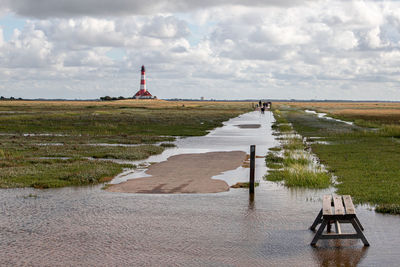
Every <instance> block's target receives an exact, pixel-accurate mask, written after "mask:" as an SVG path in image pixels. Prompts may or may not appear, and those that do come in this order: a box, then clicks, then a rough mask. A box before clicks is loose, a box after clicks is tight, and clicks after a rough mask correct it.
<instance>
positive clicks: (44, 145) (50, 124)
mask: <svg viewBox="0 0 400 267" xmlns="http://www.w3.org/2000/svg"><path fill="white" fill-rule="evenodd" d="M250 109H251V103H240V102H231V103H229V102H186V101H185V102H172V101H162V100H140V101H135V100H121V101H112V102H111V101H109V102H101V101H0V168H1V172H0V188H13V187H35V188H51V187H63V186H71V185H90V184H97V183H103V182H106V181H110V180H111V179H112V178H113V177H114V176H115V175H117V174H118V173H121V172H122V171H123V169H125V168H135V167H136V166H133V165H131V164H121V163H116V161H117V160H130V161H132V160H140V159H145V158H147V157H149V156H151V155H155V154H160V153H161V152H162V151H163V150H164V149H165V148H167V147H171V146H174V145H173V144H172V143H171V142H172V141H174V140H175V138H176V137H182V136H183V137H184V136H201V135H205V134H206V133H207V131H209V130H211V129H213V128H215V127H218V126H221V125H222V122H223V121H226V120H228V119H229V118H232V117H236V116H237V115H239V114H241V113H244V112H247V111H249V110H250ZM100 160H101V161H100Z"/></svg>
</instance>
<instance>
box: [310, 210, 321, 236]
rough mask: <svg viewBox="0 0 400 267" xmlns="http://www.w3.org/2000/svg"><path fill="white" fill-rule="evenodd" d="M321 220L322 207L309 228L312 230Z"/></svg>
mask: <svg viewBox="0 0 400 267" xmlns="http://www.w3.org/2000/svg"><path fill="white" fill-rule="evenodd" d="M321 221H322V209H321V211H320V212H319V213H318V215H317V218H315V220H314V222H313V224H312V225H311V226H310V230H312V231H314V230H315V227H317V225H318V224H319V223H320V222H321Z"/></svg>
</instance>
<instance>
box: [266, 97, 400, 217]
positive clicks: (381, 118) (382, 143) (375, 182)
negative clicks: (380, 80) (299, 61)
mask: <svg viewBox="0 0 400 267" xmlns="http://www.w3.org/2000/svg"><path fill="white" fill-rule="evenodd" d="M274 104H275V105H274V107H275V117H276V118H280V119H281V121H280V122H279V121H278V123H277V125H276V126H275V127H276V128H277V129H281V130H282V131H283V132H284V131H286V130H289V131H290V129H286V124H285V123H290V124H291V125H292V127H293V129H294V130H295V131H296V132H297V133H298V134H300V135H301V136H302V137H305V138H306V139H305V140H306V141H307V146H306V148H309V149H311V151H312V152H313V153H314V154H315V155H316V156H317V157H318V159H319V161H320V162H321V163H322V164H323V165H325V166H326V168H327V170H328V171H329V172H330V173H331V174H333V175H334V176H335V177H336V183H335V185H334V186H335V187H336V188H337V193H338V194H349V195H352V196H353V198H354V199H355V201H356V202H357V203H363V204H370V205H372V206H376V211H379V212H384V213H393V214H400V157H399V155H400V103H383V102H376V103H373V102H364V103H363V102H338V103H332V102H281V103H274ZM318 113H319V114H318ZM321 113H326V114H321ZM326 117H329V118H326ZM343 121H346V122H347V123H344V122H343ZM270 164H271V163H270ZM275 177H276V175H275V176H273V175H272V176H271V177H270V178H269V179H272V180H273V179H274V178H275ZM282 179H283V178H282Z"/></svg>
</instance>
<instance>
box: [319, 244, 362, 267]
mask: <svg viewBox="0 0 400 267" xmlns="http://www.w3.org/2000/svg"><path fill="white" fill-rule="evenodd" d="M326 243H327V244H326V245H329V247H321V248H315V249H313V252H314V253H313V257H314V259H315V260H316V262H317V263H318V264H319V265H320V266H357V265H359V264H360V263H361V260H362V259H363V258H364V257H365V255H366V252H367V251H368V249H369V248H368V247H364V246H362V247H359V244H358V243H357V242H354V241H353V243H356V244H354V245H353V246H352V247H346V244H345V243H346V241H343V240H332V242H326Z"/></svg>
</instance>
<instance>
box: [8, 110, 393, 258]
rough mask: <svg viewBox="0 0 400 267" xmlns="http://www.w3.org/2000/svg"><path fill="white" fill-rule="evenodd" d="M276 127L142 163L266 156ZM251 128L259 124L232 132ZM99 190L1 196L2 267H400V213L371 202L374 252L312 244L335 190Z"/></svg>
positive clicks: (267, 186)
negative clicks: (230, 154)
mask: <svg viewBox="0 0 400 267" xmlns="http://www.w3.org/2000/svg"><path fill="white" fill-rule="evenodd" d="M272 121H273V118H272V114H270V112H266V113H265V114H264V115H263V116H262V115H260V113H257V112H255V113H254V112H253V113H249V114H245V115H242V116H240V117H239V118H235V119H232V120H230V121H228V122H226V123H225V126H224V127H221V128H219V129H215V130H213V131H211V132H210V134H209V135H207V136H204V137H193V138H184V139H179V140H178V141H177V143H178V147H177V148H173V149H170V150H167V151H165V152H164V153H163V154H161V155H158V156H156V157H151V159H148V160H146V161H143V162H147V163H150V162H156V161H158V162H159V161H163V160H165V159H166V158H167V157H168V156H170V155H173V154H178V153H203V152H212V151H234V150H242V151H247V153H248V149H249V146H250V145H251V144H255V145H257V148H256V153H257V155H259V156H262V155H265V154H266V153H267V151H268V148H269V147H273V146H275V145H277V142H275V141H274V139H273V137H272V134H271V128H270V127H271V122H272ZM245 123H249V124H253V123H255V124H257V123H258V124H260V125H261V127H260V128H258V129H241V128H238V127H236V126H234V125H237V124H245ZM248 171H249V169H244V168H238V169H236V170H231V171H227V172H225V173H224V174H222V175H221V178H222V177H224V179H227V180H229V179H233V180H235V181H238V180H244V181H246V180H248ZM265 171H266V168H265V164H264V162H263V159H262V158H259V159H257V168H256V176H257V179H260V177H262V176H263V175H264V174H265ZM129 172H132V170H128V171H127V173H126V175H127V176H130V177H132V174H131V173H129ZM134 172H136V170H135V171H134ZM214 178H218V176H216V177H214ZM120 179H121V180H123V177H120ZM101 187H102V185H98V186H88V187H69V188H61V189H49V190H36V189H31V188H27V189H3V190H0V191H1V193H0V208H1V216H0V231H1V234H0V266H21V265H24V266H32V265H33V266H59V265H64V266H82V265H85V266H88V265H90V266H110V265H118V266H126V265H133V266H143V265H145V266H160V265H162V266H321V265H323V266H354V265H360V266H397V265H398V258H399V253H398V247H399V246H400V229H399V227H398V225H399V221H400V216H391V215H382V214H378V213H375V212H373V211H371V210H370V209H369V208H368V207H366V206H358V207H357V208H356V211H357V214H358V217H359V219H360V221H361V223H362V224H363V226H364V227H365V232H364V233H365V235H366V237H367V239H368V241H369V242H370V243H371V247H369V248H364V247H363V246H362V243H361V242H360V241H359V240H329V241H328V240H321V241H319V242H318V244H317V245H318V246H317V248H313V247H311V246H310V245H309V243H310V242H311V240H312V238H313V236H314V233H313V232H311V231H310V230H308V227H309V226H310V225H311V224H312V222H313V220H314V218H315V217H316V216H317V213H318V212H319V210H320V208H321V206H322V203H321V202H322V201H321V198H322V196H323V195H324V194H329V193H331V192H333V189H332V188H330V189H327V190H309V189H288V188H285V187H284V186H282V185H279V184H276V183H272V182H268V181H263V180H262V179H261V180H260V186H258V187H257V188H256V189H255V192H256V193H255V196H254V198H250V197H249V194H248V190H247V189H231V190H230V191H228V192H222V193H218V194H195V195H193V194H179V195H172V194H170V195H161V194H126V193H109V192H106V191H104V190H101ZM29 195H31V196H37V197H26V196H29Z"/></svg>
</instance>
